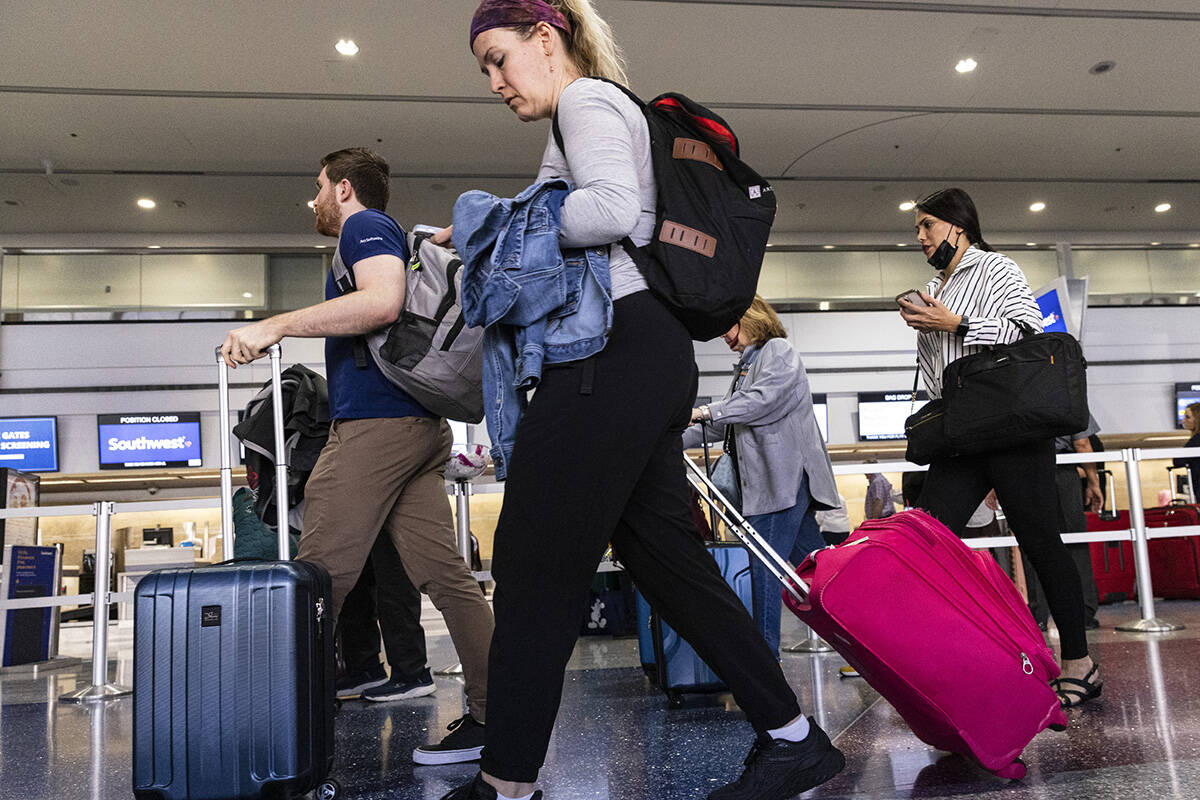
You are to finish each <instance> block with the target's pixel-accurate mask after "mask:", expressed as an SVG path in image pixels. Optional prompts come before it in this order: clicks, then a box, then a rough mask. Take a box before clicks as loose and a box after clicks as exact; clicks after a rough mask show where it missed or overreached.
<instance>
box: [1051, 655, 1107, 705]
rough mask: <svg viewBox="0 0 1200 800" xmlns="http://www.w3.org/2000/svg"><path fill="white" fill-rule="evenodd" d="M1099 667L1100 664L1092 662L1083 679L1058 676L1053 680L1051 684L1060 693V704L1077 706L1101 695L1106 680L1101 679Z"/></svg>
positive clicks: (1055, 691) (1056, 692)
mask: <svg viewBox="0 0 1200 800" xmlns="http://www.w3.org/2000/svg"><path fill="white" fill-rule="evenodd" d="M1099 669H1100V665H1099V664H1092V668H1091V669H1089V670H1088V674H1087V675H1084V676H1083V680H1079V679H1078V678H1057V679H1055V680H1054V681H1052V682H1051V684H1050V685H1051V686H1052V687H1053V688H1054V693H1055V694H1057V695H1058V704H1059V705H1060V706H1061V707H1062V708H1075V707H1076V706H1078V705H1082V704H1083V703H1086V702H1087V701H1088V700H1095V699H1096V698H1097V697H1099V696H1100V691H1101V690H1102V689H1103V688H1104V681H1102V680H1101V679H1100V675H1099V672H1098V671H1099Z"/></svg>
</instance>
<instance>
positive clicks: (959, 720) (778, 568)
mask: <svg viewBox="0 0 1200 800" xmlns="http://www.w3.org/2000/svg"><path fill="white" fill-rule="evenodd" d="M688 463H689V465H690V464H691V462H690V461H689V462H688ZM690 472H691V478H692V480H693V483H697V482H706V481H704V475H703V473H702V472H701V471H700V470H699V469H696V468H694V467H693V468H692V469H691V470H690ZM725 513H726V515H728V517H729V519H727V520H726V522H727V525H728V526H729V527H730V528H731V529H732V530H733V531H734V533H735V534H737V535H738V537H739V538H741V539H742V540H743V542H744V543H745V544H746V545H747V547H749V548H750V551H751V552H752V553H754V554H755V555H756V556H758V557H759V558H760V559H761V560H763V561H764V562H765V563H766V564H767V566H768V567H769V568H771V570H772V572H775V573H776V577H778V578H779V579H780V580H781V581H788V580H789V579H792V580H791V586H790V587H788V584H787V583H785V587H787V588H785V590H784V595H783V596H784V601H785V602H786V603H787V605H788V607H789V608H791V609H792V611H793V612H795V614H796V615H797V616H798V617H800V619H801V620H803V621H804V622H805V623H806V624H807V625H809V626H810V627H811V628H812V629H813V630H814V631H816V632H817V633H818V634H819V635H820V636H821V637H822V638H823V639H825V641H827V642H829V643H830V644H831V645H833V646H834V647H835V648H836V649H837V651H838V652H839V653H841V655H842V656H843V657H844V658H845V659H846V661H847V662H849V663H850V664H851V665H852V666H854V667H855V668H856V669H857V670H858V671H859V672H860V673H861V674H862V676H863V677H864V678H865V679H866V680H867V682H868V683H870V684H871V686H872V687H874V688H875V690H876V691H878V692H879V693H880V694H881V695H883V696H884V698H885V699H887V701H888V702H890V703H891V704H892V706H893V707H895V709H896V711H898V712H899V713H900V716H901V717H903V718H904V721H905V722H907V723H908V725H909V727H911V728H912V730H913V733H915V734H916V735H917V737H918V738H920V739H921V740H922V741H924V742H926V743H927V744H930V745H932V746H933V747H936V748H938V749H939V750H946V751H950V752H955V753H961V754H962V755H965V756H968V757H970V758H972V759H974V760H975V761H977V762H978V763H979V764H981V765H983V767H984V768H986V769H988V770H991V771H992V772H994V773H996V774H997V775H999V776H1001V777H1005V778H1022V777H1024V775H1025V765H1024V764H1023V763H1022V762H1021V761H1020V755H1021V751H1022V750H1023V749H1024V748H1025V747H1026V745H1028V744H1029V742H1030V740H1032V739H1033V737H1034V736H1036V735H1037V734H1038V733H1039V732H1041V731H1042V730H1043V729H1045V728H1048V727H1050V728H1055V729H1062V728H1065V727H1066V725H1067V717H1066V714H1065V713H1064V712H1063V711H1062V709H1061V708H1059V704H1058V698H1057V696H1056V695H1055V693H1054V691H1053V690H1052V689H1051V688H1050V680H1051V679H1053V678H1056V677H1058V674H1059V669H1058V665H1057V664H1056V663H1055V661H1054V656H1053V654H1052V653H1051V652H1050V649H1049V648H1048V647H1047V646H1046V643H1045V640H1044V639H1043V638H1042V634H1041V631H1039V630H1038V627H1037V624H1036V623H1035V622H1034V621H1033V617H1032V616H1031V615H1030V613H1029V609H1028V608H1027V607H1026V606H1025V604H1024V603H1023V602H1022V600H1021V596H1020V595H1019V594H1018V593H1017V590H1016V588H1015V587H1014V586H1013V583H1012V580H1011V579H1009V577H1008V576H1007V575H1005V574H1004V573H1003V572H1002V571H1001V570H1000V568H999V566H998V565H997V564H996V562H995V561H994V560H993V559H992V558H991V557H990V556H988V554H987V553H976V552H974V551H972V550H971V549H970V548H968V547H967V546H966V545H964V544H963V543H962V542H961V541H960V540H959V539H958V537H956V536H955V535H954V534H952V533H951V532H950V531H949V530H948V529H947V528H946V527H945V526H944V525H942V524H941V523H940V522H938V521H937V520H935V519H934V518H933V517H930V516H929V515H927V514H925V513H924V512H921V511H904V512H901V513H898V514H894V515H892V516H890V517H887V518H885V519H879V520H870V521H868V522H866V523H865V524H863V525H862V526H861V527H860V528H858V530H857V531H855V532H854V533H852V534H851V535H850V537H849V539H847V541H846V543H845V544H842V545H838V546H836V547H828V548H825V549H823V550H818V551H816V552H815V553H813V554H812V555H810V556H809V557H808V558H807V559H805V560H804V562H803V563H802V564H800V566H799V567H797V568H796V569H795V572H794V574H793V573H792V571H791V569H790V565H788V563H787V562H786V561H784V560H783V559H782V558H780V557H779V555H778V554H777V553H775V551H774V550H772V549H771V548H770V546H769V545H767V543H766V542H765V541H763V540H762V538H761V537H759V536H758V534H757V533H756V532H755V531H754V530H753V528H751V527H750V526H749V525H747V524H746V523H745V520H744V519H742V518H741V516H740V515H739V514H737V513H736V512H733V511H729V510H726V512H725Z"/></svg>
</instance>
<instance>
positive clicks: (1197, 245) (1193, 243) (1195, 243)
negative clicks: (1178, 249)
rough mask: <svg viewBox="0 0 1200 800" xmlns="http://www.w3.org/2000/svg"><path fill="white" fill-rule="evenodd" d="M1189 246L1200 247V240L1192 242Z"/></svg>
mask: <svg viewBox="0 0 1200 800" xmlns="http://www.w3.org/2000/svg"><path fill="white" fill-rule="evenodd" d="M1188 247H1200V242H1192V243H1191V244H1189V245H1188Z"/></svg>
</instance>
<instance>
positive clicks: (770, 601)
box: [746, 475, 825, 658]
mask: <svg viewBox="0 0 1200 800" xmlns="http://www.w3.org/2000/svg"><path fill="white" fill-rule="evenodd" d="M811 503H812V497H811V496H809V494H808V476H807V475H805V476H804V477H802V478H801V479H800V491H798V492H797V493H796V505H794V506H792V507H791V508H785V509H783V510H781V511H772V512H771V513H770V514H755V515H753V516H750V517H746V521H747V522H749V523H750V524H751V525H752V526H753V527H754V529H755V530H756V531H758V532H759V534H761V535H762V537H763V538H764V539H766V540H767V544H769V545H771V547H773V548H774V549H775V552H777V553H779V554H780V555H781V556H783V557H785V558H787V559H788V560H790V561H792V563H799V561H801V560H802V559H803V558H804V556H806V555H808V554H809V553H811V552H812V551H813V550H819V549H820V548H822V547H824V546H825V540H824V539H823V538H822V537H821V529H820V528H818V527H817V518H816V514H815V512H814V511H813V509H811V508H809V506H810V505H811ZM750 562H751V563H750V574H751V576H752V579H753V582H754V619H755V621H756V622H757V623H758V629H759V630H760V631H761V632H762V635H763V638H764V639H766V640H767V646H768V647H770V648H771V652H772V653H774V654H775V658H779V622H780V613H781V611H782V607H783V587H782V586H781V585H780V583H779V581H778V580H777V579H776V578H775V576H774V575H772V574H771V573H770V571H768V570H767V567H766V566H765V565H764V564H763V563H762V562H761V561H759V560H758V559H757V558H751V559H750Z"/></svg>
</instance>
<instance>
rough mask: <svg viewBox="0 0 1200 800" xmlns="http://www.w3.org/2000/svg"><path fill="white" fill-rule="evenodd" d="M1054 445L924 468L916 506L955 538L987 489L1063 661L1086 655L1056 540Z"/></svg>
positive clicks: (1071, 568)
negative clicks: (1040, 595)
mask: <svg viewBox="0 0 1200 800" xmlns="http://www.w3.org/2000/svg"><path fill="white" fill-rule="evenodd" d="M1054 472H1055V467H1054V441H1053V440H1052V439H1047V440H1045V441H1044V442H1037V443H1034V444H1031V445H1025V446H1022V447H1014V448H1012V449H1010V450H1001V451H998V452H994V453H983V454H981V455H974V456H958V457H956V458H947V459H942V460H940V461H935V462H933V463H932V464H930V465H929V473H928V475H927V476H926V478H925V487H924V488H923V489H922V491H921V498H920V500H918V501H917V505H918V506H919V507H920V508H924V509H926V510H928V511H929V513H931V514H933V515H934V516H935V517H937V518H938V519H940V520H941V521H942V523H943V524H945V526H946V527H947V528H949V529H950V530H952V531H954V532H955V533H956V534H958V535H960V536H961V535H962V533H963V530H964V528H965V527H966V523H967V520H968V519H970V518H971V514H972V513H974V511H975V509H976V508H978V507H979V504H980V503H981V502H982V501H983V498H984V497H985V496H987V493H988V491H990V490H991V489H995V490H996V499H997V500H999V501H1000V505H1001V506H1003V507H1004V514H1005V516H1006V517H1007V518H1008V522H1009V526H1010V527H1011V528H1012V532H1013V535H1014V536H1016V537H1017V544H1018V545H1019V546H1020V548H1021V552H1022V553H1024V554H1025V555H1026V556H1028V557H1029V561H1030V563H1032V564H1033V567H1034V569H1036V570H1037V574H1038V575H1039V576H1040V578H1041V582H1042V588H1043V589H1044V590H1045V593H1046V602H1047V604H1048V605H1049V606H1050V613H1051V614H1052V615H1053V616H1054V621H1055V622H1056V623H1057V624H1058V630H1059V635H1060V637H1061V642H1062V657H1063V659H1064V660H1070V659H1076V658H1083V657H1084V656H1086V655H1087V654H1088V646H1087V635H1086V631H1085V628H1084V616H1083V594H1082V590H1081V589H1080V584H1079V573H1078V571H1076V569H1075V562H1074V561H1072V560H1071V554H1070V553H1069V552H1067V546H1066V545H1065V544H1063V541H1062V538H1061V537H1060V536H1059V534H1060V530H1059V527H1058V490H1057V488H1056V486H1055V479H1054Z"/></svg>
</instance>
